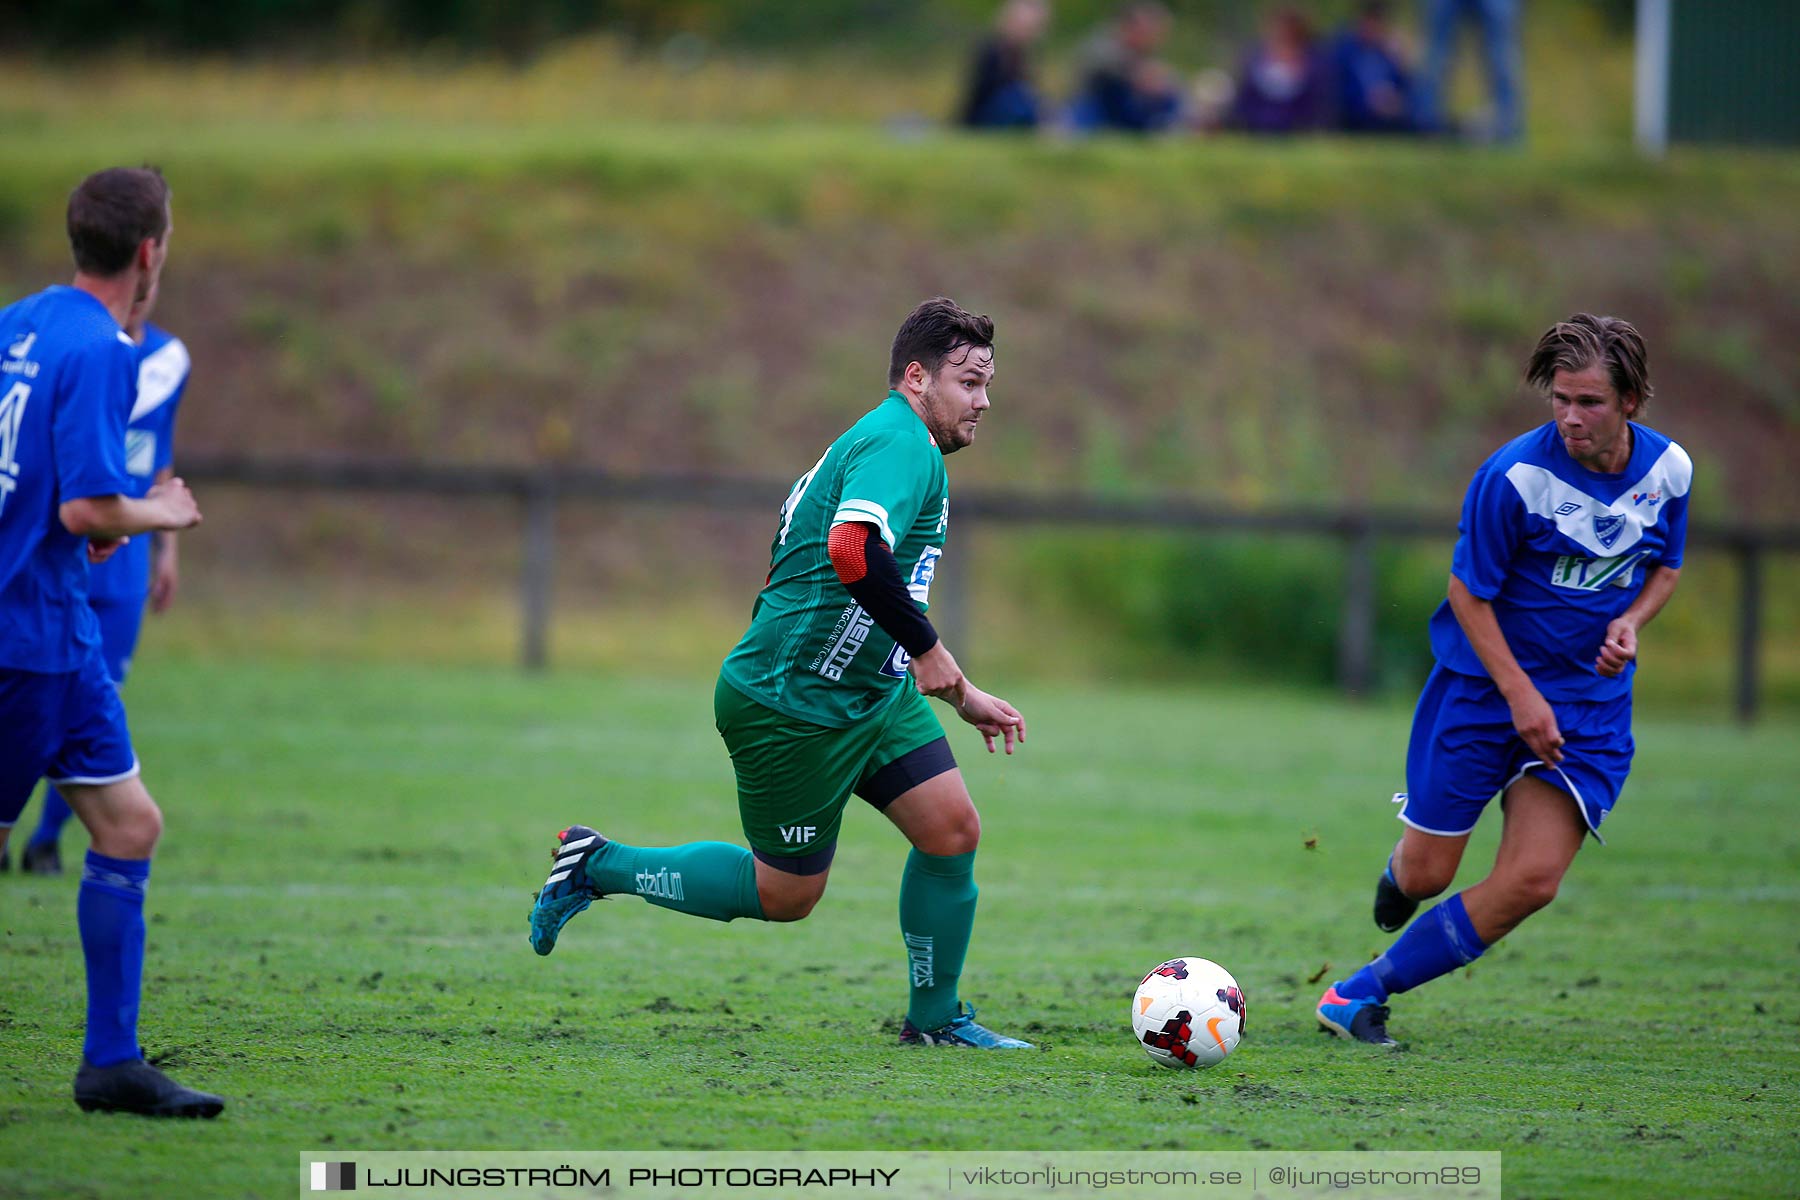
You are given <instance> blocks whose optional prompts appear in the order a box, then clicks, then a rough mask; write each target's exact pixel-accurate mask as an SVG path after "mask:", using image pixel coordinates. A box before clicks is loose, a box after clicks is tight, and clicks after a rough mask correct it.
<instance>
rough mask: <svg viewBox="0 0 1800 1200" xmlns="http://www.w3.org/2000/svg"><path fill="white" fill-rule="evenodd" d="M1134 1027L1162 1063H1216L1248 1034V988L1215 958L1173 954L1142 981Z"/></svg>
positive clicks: (1146, 1049) (1133, 1012)
mask: <svg viewBox="0 0 1800 1200" xmlns="http://www.w3.org/2000/svg"><path fill="white" fill-rule="evenodd" d="M1131 1031H1132V1032H1133V1033H1135V1034H1136V1035H1137V1040H1138V1044H1139V1045H1141V1046H1142V1047H1143V1048H1144V1053H1146V1054H1148V1055H1149V1056H1150V1058H1151V1059H1152V1060H1153V1061H1154V1062H1156V1063H1158V1064H1159V1065H1161V1066H1165V1067H1173V1068H1176V1069H1180V1068H1184V1067H1211V1066H1217V1065H1218V1064H1219V1063H1222V1062H1224V1061H1225V1056H1226V1055H1228V1054H1230V1053H1231V1052H1232V1051H1233V1050H1235V1049H1237V1044H1238V1042H1239V1041H1241V1040H1242V1039H1243V1036H1244V993H1243V992H1242V991H1240V990H1238V985H1237V980H1235V979H1233V978H1232V977H1231V972H1229V971H1227V970H1226V969H1225V968H1224V967H1221V966H1220V965H1219V964H1218V963H1216V962H1212V961H1210V960H1208V959H1204V958H1200V957H1199V956H1198V955H1191V954H1190V955H1187V956H1186V957H1183V958H1171V959H1170V960H1169V961H1168V962H1165V963H1163V964H1162V965H1161V966H1159V967H1157V968H1156V969H1155V970H1153V971H1151V972H1150V973H1149V974H1148V975H1146V976H1144V982H1142V983H1140V984H1138V989H1137V995H1135V996H1133V997H1132V998H1131Z"/></svg>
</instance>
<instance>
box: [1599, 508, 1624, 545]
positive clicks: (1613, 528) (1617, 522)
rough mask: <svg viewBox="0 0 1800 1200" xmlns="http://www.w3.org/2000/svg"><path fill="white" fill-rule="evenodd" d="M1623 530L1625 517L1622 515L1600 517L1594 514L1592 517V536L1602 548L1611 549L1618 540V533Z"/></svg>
mask: <svg viewBox="0 0 1800 1200" xmlns="http://www.w3.org/2000/svg"><path fill="white" fill-rule="evenodd" d="M1624 532H1625V518H1624V517H1623V516H1613V515H1608V516H1604V517H1602V516H1598V515H1596V516H1595V517H1594V537H1595V539H1596V540H1598V541H1599V543H1600V546H1601V548H1602V549H1606V550H1611V549H1612V548H1613V545H1614V543H1616V542H1617V541H1618V540H1619V535H1620V534H1622V533H1624Z"/></svg>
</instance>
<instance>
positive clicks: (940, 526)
mask: <svg viewBox="0 0 1800 1200" xmlns="http://www.w3.org/2000/svg"><path fill="white" fill-rule="evenodd" d="M948 528H950V497H948V496H945V497H944V511H943V512H941V513H939V514H938V523H937V529H936V530H935V531H934V532H936V533H939V534H941V533H943V532H944V530H946V529H948ZM938 553H940V554H942V553H943V550H942V548H940V549H939V550H938Z"/></svg>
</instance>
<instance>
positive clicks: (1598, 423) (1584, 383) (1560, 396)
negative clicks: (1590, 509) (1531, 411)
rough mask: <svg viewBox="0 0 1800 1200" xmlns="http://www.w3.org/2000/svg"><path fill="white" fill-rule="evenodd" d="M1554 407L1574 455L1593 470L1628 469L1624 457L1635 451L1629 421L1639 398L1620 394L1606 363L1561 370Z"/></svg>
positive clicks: (1566, 444)
mask: <svg viewBox="0 0 1800 1200" xmlns="http://www.w3.org/2000/svg"><path fill="white" fill-rule="evenodd" d="M1550 410H1551V412H1552V413H1553V414H1555V416H1556V432H1557V433H1559V434H1561V435H1562V440H1563V448H1564V449H1566V450H1567V451H1568V452H1569V457H1570V458H1572V459H1574V460H1575V461H1576V462H1578V463H1580V464H1581V465H1582V466H1584V467H1586V468H1588V469H1589V470H1590V471H1605V472H1609V473H1610V472H1617V471H1622V470H1624V469H1625V463H1624V462H1623V461H1622V460H1623V459H1626V458H1629V457H1630V454H1631V436H1630V432H1629V430H1628V429H1627V427H1626V423H1627V422H1628V421H1629V420H1630V418H1631V415H1632V414H1633V413H1634V412H1636V411H1637V401H1636V400H1630V401H1625V400H1621V399H1620V398H1619V393H1618V392H1617V391H1616V390H1615V389H1614V388H1613V383H1612V375H1611V373H1610V372H1608V371H1607V369H1606V364H1605V363H1601V362H1596V363H1593V364H1591V365H1589V366H1586V367H1583V368H1582V369H1581V370H1579V371H1558V372H1557V373H1556V375H1555V377H1554V378H1553V379H1552V380H1551V382H1550Z"/></svg>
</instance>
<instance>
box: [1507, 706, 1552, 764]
mask: <svg viewBox="0 0 1800 1200" xmlns="http://www.w3.org/2000/svg"><path fill="white" fill-rule="evenodd" d="M1512 719H1513V728H1514V729H1517V730H1518V731H1519V736H1520V737H1521V738H1523V739H1524V741H1525V744H1526V745H1527V746H1529V747H1530V748H1531V752H1532V753H1533V754H1535V755H1537V756H1538V758H1539V759H1540V760H1542V761H1543V762H1546V763H1549V764H1550V765H1551V766H1553V767H1554V766H1556V765H1557V764H1558V763H1560V762H1562V758H1563V754H1562V746H1563V735H1562V730H1561V729H1559V728H1557V725H1556V712H1555V710H1553V709H1552V708H1551V707H1550V702H1549V701H1548V700H1546V699H1544V695H1543V693H1542V692H1540V691H1538V690H1537V689H1536V688H1532V689H1530V692H1529V694H1527V695H1524V696H1520V697H1519V698H1518V699H1516V700H1514V701H1513V702H1512Z"/></svg>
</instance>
